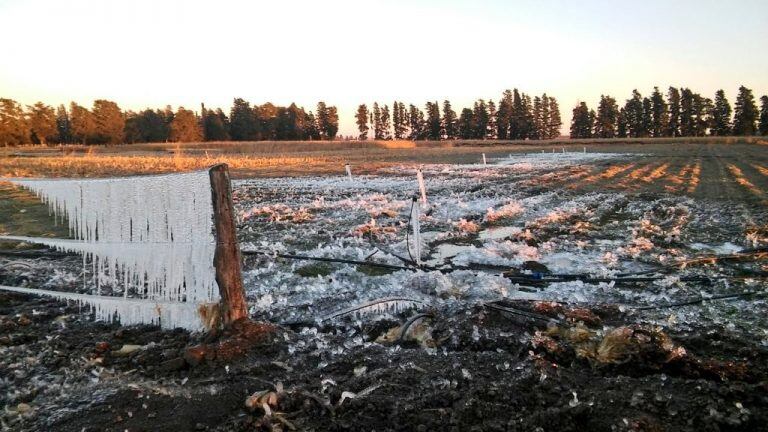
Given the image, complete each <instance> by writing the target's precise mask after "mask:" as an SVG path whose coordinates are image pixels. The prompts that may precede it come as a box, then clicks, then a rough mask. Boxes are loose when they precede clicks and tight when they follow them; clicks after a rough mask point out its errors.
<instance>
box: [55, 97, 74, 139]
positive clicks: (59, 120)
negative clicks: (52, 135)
mask: <svg viewBox="0 0 768 432" xmlns="http://www.w3.org/2000/svg"><path fill="white" fill-rule="evenodd" d="M56 133H57V135H58V138H57V141H58V142H59V143H61V144H64V143H71V142H72V125H71V124H70V121H69V113H67V108H65V107H64V105H59V107H58V108H56Z"/></svg>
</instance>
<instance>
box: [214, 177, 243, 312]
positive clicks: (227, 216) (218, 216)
mask: <svg viewBox="0 0 768 432" xmlns="http://www.w3.org/2000/svg"><path fill="white" fill-rule="evenodd" d="M209 174H210V178H211V194H212V197H213V223H214V228H215V231H216V233H215V238H216V251H215V253H214V256H213V266H214V268H215V269H216V283H217V284H218V285H219V293H220V295H221V318H222V322H223V324H224V325H225V326H228V325H230V324H231V323H233V322H235V321H237V320H239V319H243V318H247V317H248V305H247V303H246V301H245V290H244V289H243V275H242V271H241V269H240V262H241V260H240V246H239V245H238V243H237V234H236V232H235V211H234V206H233V204H232V184H231V182H230V179H229V167H228V166H227V164H218V165H214V166H213V167H211V169H210V170H209Z"/></svg>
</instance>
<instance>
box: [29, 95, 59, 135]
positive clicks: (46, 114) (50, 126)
mask: <svg viewBox="0 0 768 432" xmlns="http://www.w3.org/2000/svg"><path fill="white" fill-rule="evenodd" d="M27 122H28V124H29V129H30V132H31V133H32V141H33V142H37V143H40V144H43V145H45V144H46V143H47V142H48V141H50V140H55V139H56V134H57V132H58V130H57V128H56V112H55V111H54V110H53V108H52V107H50V106H48V105H45V104H44V103H42V102H38V103H36V104H34V105H32V106H27Z"/></svg>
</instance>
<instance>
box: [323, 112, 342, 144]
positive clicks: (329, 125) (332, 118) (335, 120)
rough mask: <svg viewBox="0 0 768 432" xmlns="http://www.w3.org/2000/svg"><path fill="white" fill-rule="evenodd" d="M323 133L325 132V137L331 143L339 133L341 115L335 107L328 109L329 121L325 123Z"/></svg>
mask: <svg viewBox="0 0 768 432" xmlns="http://www.w3.org/2000/svg"><path fill="white" fill-rule="evenodd" d="M322 132H324V133H325V137H326V138H328V139H329V140H331V141H333V140H334V139H335V138H336V134H337V133H338V132H339V113H338V111H337V110H336V107H335V106H333V105H331V106H329V107H328V119H327V120H326V122H325V125H324V127H323V129H322Z"/></svg>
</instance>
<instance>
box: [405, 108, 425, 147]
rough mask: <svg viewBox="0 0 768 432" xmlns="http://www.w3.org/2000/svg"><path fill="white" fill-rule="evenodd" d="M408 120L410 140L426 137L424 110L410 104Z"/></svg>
mask: <svg viewBox="0 0 768 432" xmlns="http://www.w3.org/2000/svg"><path fill="white" fill-rule="evenodd" d="M408 120H409V121H410V128H411V135H410V137H409V138H410V139H412V140H423V139H424V138H425V137H426V132H425V129H426V127H425V123H426V122H425V120H424V112H423V111H421V110H420V109H418V108H417V107H416V106H415V105H413V104H411V105H410V106H409V108H408Z"/></svg>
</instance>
